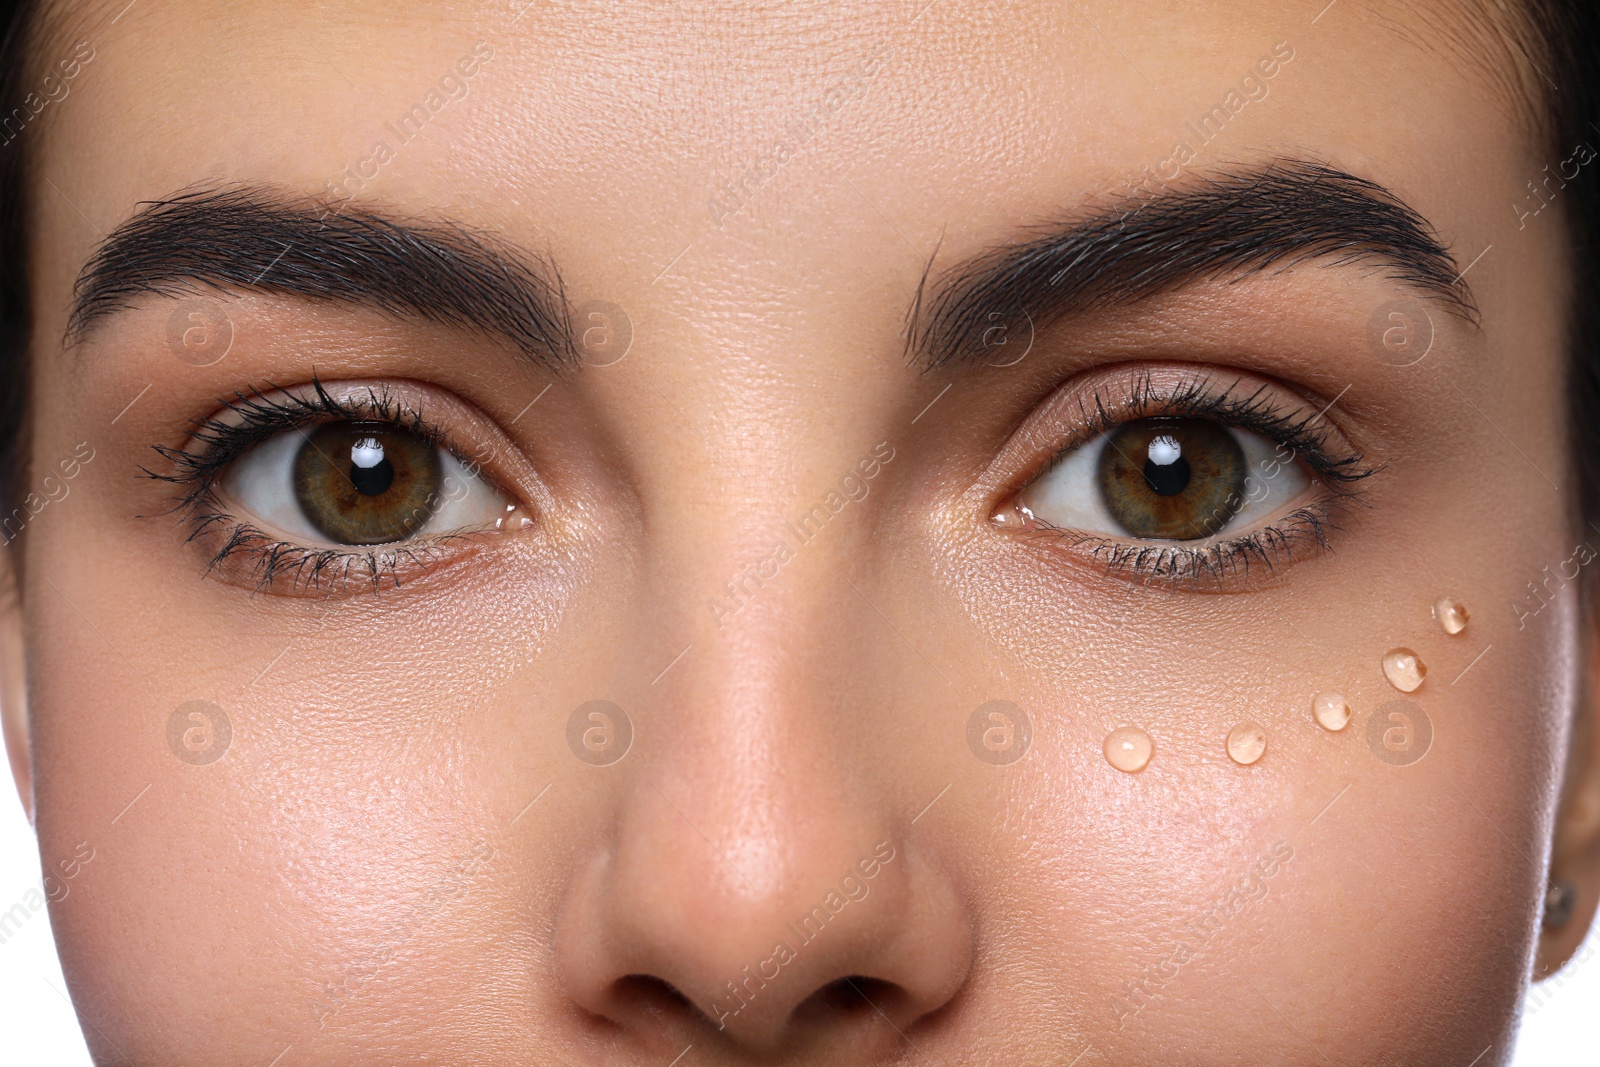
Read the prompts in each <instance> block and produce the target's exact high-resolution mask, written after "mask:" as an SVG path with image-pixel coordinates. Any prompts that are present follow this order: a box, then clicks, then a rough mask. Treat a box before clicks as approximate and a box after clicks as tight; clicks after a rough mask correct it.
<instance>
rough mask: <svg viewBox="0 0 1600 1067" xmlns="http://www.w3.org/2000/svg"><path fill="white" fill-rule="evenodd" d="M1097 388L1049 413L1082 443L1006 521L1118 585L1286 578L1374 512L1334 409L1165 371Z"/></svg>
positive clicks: (1251, 383) (1248, 382)
mask: <svg viewBox="0 0 1600 1067" xmlns="http://www.w3.org/2000/svg"><path fill="white" fill-rule="evenodd" d="M1130 371H1131V373H1130ZM1086 377H1087V379H1088V381H1087V383H1086V384H1084V385H1080V386H1078V387H1077V388H1076V389H1074V388H1073V385H1072V383H1069V385H1068V386H1066V387H1064V388H1063V389H1062V390H1061V391H1060V393H1058V395H1057V397H1055V398H1052V401H1051V402H1050V403H1047V404H1045V405H1043V407H1042V410H1041V413H1040V419H1041V420H1044V421H1046V422H1052V421H1053V422H1059V421H1060V420H1061V419H1062V418H1064V417H1066V418H1068V421H1069V423H1070V424H1071V427H1072V428H1071V429H1070V430H1066V431H1057V432H1058V433H1062V434H1065V436H1067V438H1068V440H1067V441H1066V442H1065V443H1064V444H1063V445H1060V446H1058V447H1057V448H1056V449H1055V450H1054V454H1053V455H1052V456H1050V457H1049V458H1048V460H1047V461H1046V462H1045V463H1044V464H1043V469H1042V470H1041V471H1040V472H1039V473H1037V474H1035V475H1033V476H1032V478H1031V479H1030V480H1029V481H1027V483H1026V484H1025V485H1024V486H1023V487H1022V489H1020V490H1019V491H1017V492H1016V494H1015V495H1014V496H1013V497H1011V498H1010V500H1009V501H1006V502H1004V503H1003V504H1002V505H1001V507H1000V510H999V511H997V512H996V513H995V516H994V519H995V522H996V523H997V524H998V525H999V526H1000V527H1002V528H1005V529H1012V530H1017V531H1019V532H1022V533H1030V534H1048V535H1050V538H1051V539H1052V540H1054V541H1056V542H1059V543H1061V544H1062V545H1064V547H1065V548H1066V549H1068V550H1070V551H1072V552H1074V553H1076V554H1078V555H1086V556H1088V557H1090V558H1091V559H1093V560H1094V561H1095V562H1097V563H1099V564H1101V565H1102V566H1104V567H1105V568H1106V569H1107V570H1109V571H1110V572H1112V573H1113V574H1118V573H1120V574H1123V575H1124V576H1130V577H1135V578H1138V579H1140V580H1143V581H1148V580H1156V579H1162V580H1178V581H1188V582H1192V583H1198V582H1200V581H1201V580H1206V581H1211V582H1216V583H1222V582H1225V581H1226V580H1228V579H1233V578H1237V577H1242V576H1243V575H1244V573H1245V572H1247V571H1248V569H1249V568H1250V567H1251V566H1252V565H1260V566H1262V567H1264V568H1266V569H1267V570H1268V571H1269V572H1270V571H1275V570H1276V569H1277V568H1278V566H1279V565H1280V564H1282V563H1286V562H1288V561H1289V560H1290V559H1291V557H1295V558H1298V556H1299V555H1303V554H1306V553H1305V552H1304V551H1302V552H1300V553H1297V552H1296V551H1295V550H1296V548H1297V547H1298V548H1300V549H1302V550H1311V551H1313V552H1320V551H1323V550H1326V549H1327V548H1328V534H1329V531H1330V530H1334V529H1337V528H1338V524H1337V521H1336V519H1337V518H1338V517H1339V516H1340V515H1341V514H1342V513H1343V512H1344V511H1345V510H1346V509H1347V506H1348V505H1349V504H1351V503H1353V502H1356V501H1358V500H1359V499H1360V497H1359V495H1358V492H1357V490H1356V487H1355V486H1354V485H1353V484H1352V483H1355V482H1358V481H1360V480H1361V479H1363V478H1366V477H1368V476H1369V475H1371V474H1373V473H1374V469H1373V468H1370V467H1367V466H1366V465H1365V463H1364V461H1363V458H1362V456H1361V454H1360V452H1359V451H1357V450H1356V449H1355V448H1354V446H1352V445H1351V444H1350V443H1349V441H1348V440H1347V439H1346V438H1345V436H1344V435H1343V433H1342V432H1341V431H1340V430H1339V429H1338V427H1337V426H1336V425H1335V424H1334V423H1333V422H1332V420H1330V419H1328V418H1327V417H1326V415H1327V412H1328V408H1329V405H1321V406H1312V404H1311V402H1309V401H1308V400H1307V399H1306V398H1305V397H1303V396H1301V395H1300V394H1298V393H1296V392H1294V391H1292V390H1289V389H1286V388H1284V387H1282V386H1279V385H1277V384H1275V383H1272V382H1270V381H1267V380H1266V379H1259V378H1253V377H1252V376H1248V375H1244V374H1240V375H1239V376H1238V377H1236V378H1233V379H1232V380H1231V381H1228V382H1225V383H1222V384H1219V383H1217V382H1216V381H1215V380H1214V378H1213V373H1212V372H1210V371H1198V372H1197V371H1196V370H1195V369H1193V368H1192V367H1189V368H1183V369H1180V368H1178V367H1177V366H1175V365H1159V364H1150V365H1144V366H1142V367H1133V368H1125V367H1113V368H1109V369H1104V370H1101V371H1098V372H1095V373H1093V374H1091V375H1088V376H1086ZM1073 401H1075V402H1076V403H1075V405H1074V404H1073V403H1072V402H1073ZM1074 406H1075V407H1076V411H1075V412H1074V411H1073V410H1072V409H1073V407H1074ZM1074 414H1075V415H1076V417H1075V418H1073V417H1071V416H1073V415H1074ZM1024 436H1025V438H1026V439H1029V440H1037V441H1040V443H1043V442H1044V441H1047V440H1048V439H1049V437H1050V436H1051V433H1050V431H1049V430H1039V429H1032V428H1030V431H1029V432H1027V433H1026V434H1025V435H1024ZM1033 447H1037V446H1033Z"/></svg>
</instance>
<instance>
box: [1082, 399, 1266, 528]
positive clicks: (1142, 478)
mask: <svg viewBox="0 0 1600 1067" xmlns="http://www.w3.org/2000/svg"><path fill="white" fill-rule="evenodd" d="M1247 473H1248V470H1247V465H1246V461H1245V456H1244V450H1243V449H1242V448H1240V447H1239V442H1238V441H1236V440H1235V439H1234V437H1233V435H1232V434H1231V433H1229V432H1228V430H1227V428H1226V427H1224V426H1222V425H1220V424H1218V423H1215V422H1209V421H1207V420H1204V419H1140V420H1138V421H1137V422H1129V423H1126V424H1124V425H1122V426H1120V427H1118V428H1117V429H1116V430H1115V431H1113V432H1112V433H1111V435H1110V436H1109V437H1108V438H1107V440H1106V444H1105V448H1104V449H1103V450H1102V451H1101V453H1100V461H1099V464H1098V469H1097V471H1096V480H1097V481H1098V483H1099V488H1100V496H1101V498H1102V499H1103V501H1104V503H1105V507H1106V510H1107V511H1108V512H1109V513H1110V514H1111V517H1112V518H1113V519H1115V520H1116V521H1117V523H1118V524H1119V525H1120V526H1122V528H1123V529H1124V530H1126V531H1127V533H1128V534H1130V535H1131V536H1133V537H1148V538H1160V539H1163V540H1172V541H1193V540H1197V539H1199V538H1202V537H1210V536H1212V535H1213V534H1215V533H1217V532H1218V531H1220V530H1222V529H1223V528H1224V527H1226V526H1227V525H1228V523H1229V522H1231V521H1232V519H1233V517H1234V515H1236V514H1237V513H1238V512H1239V509H1240V508H1242V507H1243V506H1244V503H1245V495H1244V493H1245V476H1246V474H1247Z"/></svg>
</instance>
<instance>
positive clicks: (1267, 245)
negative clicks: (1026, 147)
mask: <svg viewBox="0 0 1600 1067" xmlns="http://www.w3.org/2000/svg"><path fill="white" fill-rule="evenodd" d="M1146 180H1147V181H1149V180H1151V179H1146ZM1043 229H1044V231H1045V232H1044V233H1043V235H1042V236H1038V237H1035V238H1032V239H1030V240H1026V241H1023V242H1021V243H1017V244H1012V245H1007V246H1004V247H1001V248H997V249H993V250H990V251H988V252H984V253H980V254H979V255H978V256H976V257H974V258H972V259H970V260H968V261H966V262H965V263H962V264H959V265H957V266H955V267H953V268H952V269H950V270H949V271H946V272H945V273H944V276H943V278H942V280H941V281H940V282H939V283H938V285H937V286H936V291H935V292H933V293H932V294H931V296H926V297H925V295H924V290H925V289H927V287H928V280H929V272H930V271H931V267H932V260H931V259H930V260H929V263H928V268H929V269H928V270H925V271H924V273H923V279H922V283H921V285H919V287H918V290H917V295H916V299H915V301H914V302H913V303H912V305H911V308H910V310H909V312H908V316H907V317H908V329H907V331H906V352H907V356H908V358H913V359H914V358H915V357H917V356H920V358H921V361H922V362H923V364H924V365H925V366H926V367H927V368H929V369H932V368H936V367H941V366H944V365H946V364H950V363H957V362H963V361H968V360H974V359H977V358H980V357H981V355H982V353H983V352H984V351H985V347H986V346H985V337H986V335H987V333H988V332H989V331H990V330H992V329H994V328H995V326H996V324H997V323H1011V320H1012V319H1013V318H1014V316H1016V315H1017V314H1019V313H1022V314H1025V315H1027V316H1028V318H1029V319H1030V321H1031V322H1032V325H1033V327H1034V328H1035V329H1043V328H1045V327H1047V326H1049V325H1050V324H1051V323H1053V322H1056V321H1058V320H1060V319H1062V318H1065V317H1068V316H1070V315H1074V314H1079V313H1083V312H1088V311H1095V310H1101V309H1105V308H1110V307H1115V306H1123V305H1129V304H1135V303H1138V302H1139V301H1141V300H1143V299H1145V298H1147V297H1151V296H1155V295H1157V294H1160V293H1165V292H1169V291H1172V290H1175V289H1178V288H1180V287H1183V286H1185V285H1189V284H1192V283H1195V282H1198V281H1204V280H1219V279H1224V278H1228V279H1232V280H1237V279H1240V278H1244V277H1248V276H1249V275H1252V274H1256V273H1259V272H1262V271H1265V270H1267V269H1268V268H1271V267H1277V268H1278V269H1280V270H1281V269H1287V268H1289V267H1291V266H1294V265H1296V264H1299V263H1304V262H1307V261H1309V260H1313V259H1321V258H1327V257H1331V259H1332V262H1333V263H1334V264H1335V265H1349V264H1356V263H1367V264H1371V265H1373V266H1374V267H1376V268H1377V269H1379V270H1381V271H1384V272H1385V273H1386V274H1387V276H1388V277H1390V278H1392V279H1394V280H1396V281H1399V282H1402V283H1404V284H1407V285H1409V286H1411V287H1413V288H1415V289H1417V290H1418V291H1419V292H1421V293H1422V294H1424V295H1426V296H1428V297H1431V298H1435V299H1437V300H1438V301H1440V302H1441V303H1443V304H1444V306H1445V307H1446V308H1448V309H1449V310H1450V311H1452V312H1453V313H1455V314H1457V315H1459V316H1460V317H1462V318H1464V319H1466V320H1467V321H1469V322H1472V323H1474V324H1476V322H1477V315H1478V313H1477V306H1476V304H1475V303H1474V302H1473V298H1472V293H1471V291H1470V290H1469V289H1468V288H1467V286H1466V284H1465V282H1463V281H1462V277H1461V275H1462V273H1463V272H1461V271H1459V270H1458V269H1457V268H1456V263H1455V260H1454V259H1453V258H1452V257H1451V255H1450V253H1449V251H1448V250H1447V249H1446V248H1445V247H1444V245H1443V244H1441V243H1440V241H1439V238H1438V237H1437V235H1436V234H1435V232H1434V230H1433V228H1432V227H1431V226H1430V225H1429V224H1428V222H1427V220H1425V219H1424V218H1423V217H1422V216H1421V215H1419V214H1417V212H1416V211H1414V210H1412V209H1411V208H1410V207H1408V206H1406V205H1405V204H1404V203H1403V202H1401V200H1400V199H1399V198H1398V197H1396V196H1395V195H1394V194H1392V193H1390V192H1389V191H1388V190H1387V189H1385V188H1384V187H1383V186H1381V185H1379V184H1378V183H1376V182H1373V181H1368V180H1367V179H1365V178H1357V177H1355V176H1354V175H1351V174H1347V173H1345V172H1343V171H1340V170H1336V169H1334V168H1332V167H1329V166H1326V165H1324V164H1320V163H1314V162H1307V161H1302V160H1277V161H1274V162H1272V163H1270V164H1267V165H1266V166H1262V167H1252V168H1243V169H1234V170H1231V171H1225V172H1222V173H1220V174H1216V175H1213V176H1207V177H1201V178H1199V179H1197V180H1196V181H1194V182H1193V183H1192V184H1189V185H1186V186H1185V187H1182V188H1177V187H1172V186H1166V187H1162V188H1161V189H1160V190H1159V191H1156V192H1153V193H1151V192H1145V193H1141V194H1134V195H1128V196H1123V197H1119V198H1118V199H1116V200H1115V201H1113V202H1112V203H1111V204H1110V205H1109V206H1105V207H1102V208H1099V209H1098V210H1094V211H1091V212H1090V213H1088V214H1086V215H1082V216H1079V217H1077V218H1074V219H1071V220H1068V221H1066V222H1065V223H1061V224H1056V225H1051V226H1046V227H1043ZM934 255H935V256H937V255H938V250H937V249H935V251H934Z"/></svg>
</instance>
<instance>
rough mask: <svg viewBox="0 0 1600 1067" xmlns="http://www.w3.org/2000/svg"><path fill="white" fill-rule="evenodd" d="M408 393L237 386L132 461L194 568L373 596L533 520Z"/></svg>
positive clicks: (354, 387)
mask: <svg viewBox="0 0 1600 1067" xmlns="http://www.w3.org/2000/svg"><path fill="white" fill-rule="evenodd" d="M415 394H416V390H415V389H412V390H405V391H402V390H400V389H397V388H394V387H391V386H387V385H383V384H376V385H372V384H359V383H358V384H346V383H332V384H324V383H323V382H321V381H316V380H313V381H312V382H311V383H309V384H308V385H306V386H302V387H298V388H289V389H278V388H273V387H264V388H253V389H251V390H249V391H240V392H237V393H235V394H234V395H233V396H232V397H229V398H227V399H225V400H224V401H222V402H221V406H220V408H219V409H218V410H217V411H216V412H215V413H213V414H210V415H207V416H205V417H203V418H201V419H199V420H196V421H195V423H194V424H193V428H192V432H191V433H190V435H189V438H188V440H187V441H186V442H184V443H183V444H182V445H180V446H176V447H174V446H168V445H162V444H157V445H153V446H152V448H153V450H154V452H155V453H156V456H157V457H158V458H157V459H156V460H155V461H154V462H152V463H151V464H149V465H148V466H146V467H145V474H146V476H148V477H149V478H151V479H154V480H156V481H158V482H162V483H165V484H167V485H169V486H170V487H171V488H172V506H171V508H170V509H169V510H170V513H171V514H174V515H176V516H177V517H178V518H179V519H180V521H181V522H182V524H183V527H184V529H185V530H186V536H185V539H186V540H187V542H189V543H190V544H192V545H194V546H196V547H197V548H198V549H199V550H200V551H201V552H202V553H204V555H205V557H206V565H205V570H206V573H207V574H208V575H215V576H217V577H219V578H222V579H224V580H227V581H230V582H234V583H237V584H248V585H250V586H252V587H253V588H255V589H256V590H258V591H263V592H288V593H308V592H316V591H343V590H354V591H359V590H360V589H361V588H367V589H370V590H372V591H378V590H381V589H383V588H385V587H398V586H401V585H403V584H405V583H406V582H408V581H410V580H412V579H414V578H417V577H420V576H422V575H424V574H426V573H428V572H430V571H432V570H434V569H437V568H439V567H441V566H444V565H446V564H449V563H451V562H453V561H455V560H458V559H460V558H462V557H463V556H464V555H466V554H468V553H469V552H470V550H471V548H472V547H473V545H474V544H477V543H480V542H481V541H482V539H483V538H484V537H487V536H493V535H496V534H503V533H509V532H512V531H516V530H521V529H523V528H525V527H527V526H530V525H531V524H532V521H533V519H532V513H531V508H529V506H528V505H526V504H523V503H521V502H519V501H517V500H516V499H515V498H514V497H512V496H510V495H509V494H508V493H507V492H506V491H505V490H503V489H501V488H500V487H499V486H498V485H497V484H496V482H495V481H494V480H493V475H492V474H491V473H490V472H489V471H487V470H485V468H484V465H483V463H482V462H481V460H480V457H482V456H484V455H487V454H489V451H488V450H487V449H486V448H485V447H483V446H480V447H479V448H476V449H472V448H469V447H468V446H466V445H465V444H464V443H463V440H464V439H463V437H462V436H461V435H460V433H459V432H453V430H452V428H451V427H449V426H446V425H443V424H441V423H439V422H437V421H435V419H434V418H433V417H432V415H431V412H425V411H424V404H423V403H422V402H420V401H419V400H418V398H417V397H416V395H415Z"/></svg>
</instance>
